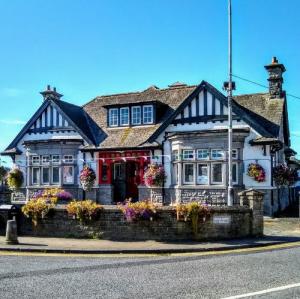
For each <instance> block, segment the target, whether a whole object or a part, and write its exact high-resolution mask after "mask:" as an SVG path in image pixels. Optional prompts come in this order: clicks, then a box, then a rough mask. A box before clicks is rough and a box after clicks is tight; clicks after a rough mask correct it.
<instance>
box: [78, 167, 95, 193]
mask: <svg viewBox="0 0 300 299" xmlns="http://www.w3.org/2000/svg"><path fill="white" fill-rule="evenodd" d="M95 180H96V174H95V172H94V170H93V169H92V168H90V167H88V166H84V167H83V169H82V171H81V172H80V183H81V186H82V189H83V190H84V191H90V190H91V189H92V188H93V186H94V183H95Z"/></svg>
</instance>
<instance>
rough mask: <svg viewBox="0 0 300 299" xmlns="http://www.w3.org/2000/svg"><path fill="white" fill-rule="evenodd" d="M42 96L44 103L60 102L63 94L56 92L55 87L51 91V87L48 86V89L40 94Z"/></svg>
mask: <svg viewBox="0 0 300 299" xmlns="http://www.w3.org/2000/svg"><path fill="white" fill-rule="evenodd" d="M40 94H41V95H42V96H43V97H44V101H47V100H56V101H58V100H60V98H61V97H62V96H63V95H62V94H60V93H58V92H57V91H56V87H53V90H51V86H50V85H48V86H47V89H46V90H45V91H42V92H40Z"/></svg>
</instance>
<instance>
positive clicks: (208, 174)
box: [196, 163, 210, 186]
mask: <svg viewBox="0 0 300 299" xmlns="http://www.w3.org/2000/svg"><path fill="white" fill-rule="evenodd" d="M200 165H206V171H207V184H203V183H199V181H198V177H199V172H198V171H199V166H200ZM209 165H210V164H208V163H197V166H196V167H197V169H196V184H197V185H201V186H209V185H210V184H209V182H210V167H209Z"/></svg>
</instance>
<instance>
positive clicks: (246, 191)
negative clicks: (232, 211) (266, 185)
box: [238, 188, 265, 196]
mask: <svg viewBox="0 0 300 299" xmlns="http://www.w3.org/2000/svg"><path fill="white" fill-rule="evenodd" d="M264 194H265V192H262V191H259V190H256V189H253V188H251V189H248V190H244V191H241V192H239V193H238V195H239V196H244V195H264Z"/></svg>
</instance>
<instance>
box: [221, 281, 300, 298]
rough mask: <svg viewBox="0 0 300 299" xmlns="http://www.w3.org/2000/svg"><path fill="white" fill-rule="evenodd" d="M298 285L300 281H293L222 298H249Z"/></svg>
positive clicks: (299, 285)
mask: <svg viewBox="0 0 300 299" xmlns="http://www.w3.org/2000/svg"><path fill="white" fill-rule="evenodd" d="M298 287H300V283H293V284H288V285H285V286H281V287H277V288H271V289H266V290H262V291H257V292H253V293H247V294H242V295H236V296H231V297H226V298H222V299H239V298H247V297H252V296H256V295H264V294H268V293H273V292H279V291H283V290H287V289H292V288H298Z"/></svg>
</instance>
